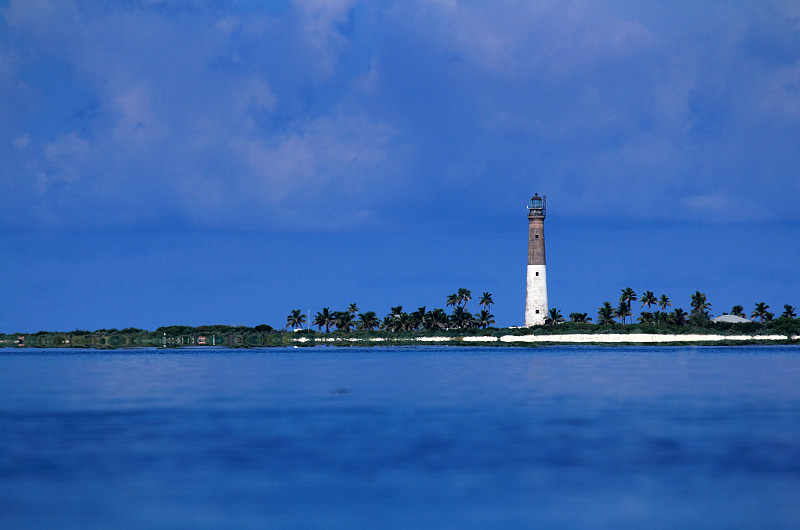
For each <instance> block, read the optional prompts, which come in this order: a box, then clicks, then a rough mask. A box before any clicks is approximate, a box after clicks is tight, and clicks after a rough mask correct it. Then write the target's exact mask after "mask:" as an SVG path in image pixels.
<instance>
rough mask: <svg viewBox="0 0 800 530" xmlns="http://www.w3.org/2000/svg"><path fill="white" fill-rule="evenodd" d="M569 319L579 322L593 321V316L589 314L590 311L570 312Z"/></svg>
mask: <svg viewBox="0 0 800 530" xmlns="http://www.w3.org/2000/svg"><path fill="white" fill-rule="evenodd" d="M569 321H570V322H577V323H586V322H591V321H592V317H590V316H589V314H588V313H577V312H576V313H570V314H569Z"/></svg>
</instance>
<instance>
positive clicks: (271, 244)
mask: <svg viewBox="0 0 800 530" xmlns="http://www.w3.org/2000/svg"><path fill="white" fill-rule="evenodd" d="M0 116H2V123H3V127H0V157H1V158H0V159H2V161H3V163H2V164H0V182H2V189H3V192H2V206H1V207H0V244H1V245H2V252H3V259H2V263H1V264H0V273H1V274H2V282H3V292H4V296H2V297H0V329H2V330H3V331H7V332H11V331H25V332H33V331H37V330H39V329H58V330H70V329H75V328H83V329H97V328H109V327H126V326H135V327H143V328H150V329H153V328H155V327H157V326H159V325H168V324H190V325H201V324H211V323H223V324H247V325H256V324H259V323H269V324H271V325H273V326H275V327H280V326H282V325H283V324H284V323H285V317H286V315H287V314H288V313H289V311H290V310H291V309H293V308H302V309H303V310H304V311H305V310H307V309H310V310H311V312H312V313H314V312H316V311H318V310H319V309H321V308H322V307H324V306H328V307H331V308H333V309H340V308H344V307H345V306H346V305H347V304H349V303H350V302H356V303H357V304H358V305H359V307H360V308H361V309H363V310H374V311H376V312H377V313H378V314H379V315H383V314H385V313H387V312H388V311H389V309H390V307H391V306H394V305H398V304H402V305H403V306H404V307H406V308H407V309H416V308H417V307H418V306H421V305H425V306H427V307H429V308H431V307H442V306H444V304H445V298H446V296H447V295H448V294H450V293H452V292H454V291H455V290H456V289H458V288H459V287H467V288H469V289H471V290H472V292H473V295H476V294H479V293H481V292H483V291H489V292H492V293H493V295H494V300H495V303H496V305H495V307H494V309H493V312H494V314H495V315H496V318H497V321H498V324H501V325H519V324H521V322H522V319H523V313H524V297H525V293H524V282H525V265H526V262H525V260H526V245H527V241H526V234H527V219H526V213H527V212H526V209H525V205H526V204H527V201H528V199H529V198H530V197H531V196H532V195H533V194H534V192H538V193H540V194H546V195H547V197H548V217H547V220H546V222H545V230H546V238H547V259H548V281H549V297H550V305H551V306H556V307H558V308H559V309H561V310H562V312H563V313H564V314H565V315H568V314H569V313H570V312H572V311H581V312H588V313H589V314H590V315H591V316H595V315H596V311H597V307H598V306H600V305H601V304H602V302H603V301H604V300H610V301H612V302H616V301H617V300H618V298H619V294H620V290H621V289H622V288H623V287H626V286H631V287H633V288H634V290H636V291H637V292H641V291H643V290H652V291H654V292H656V294H657V295H660V294H661V293H666V294H667V295H668V296H670V297H671V298H672V299H673V301H674V302H676V305H678V306H682V307H684V309H687V308H688V306H689V295H690V294H691V293H693V292H694V291H696V290H701V291H703V292H705V293H706V294H707V295H708V299H709V301H710V302H711V304H712V313H714V314H720V313H722V312H723V311H728V310H730V307H731V306H732V305H733V304H742V305H744V306H745V307H746V308H747V309H748V310H750V309H752V306H753V305H754V304H755V303H756V302H760V301H765V302H767V303H768V304H769V305H770V306H771V309H772V310H773V311H776V312H777V313H780V311H782V307H783V304H785V303H789V304H792V305H794V306H800V287H798V285H800V281H798V278H800V250H798V246H800V245H798V243H800V208H798V203H800V201H799V200H798V197H800V175H798V169H799V168H800V4H798V3H797V2H794V1H791V2H790V1H770V0H759V1H743V2H728V1H713V0H709V1H706V2H699V3H698V2H688V1H687V2H684V1H676V2H657V1H622V0H618V1H617V0H609V1H605V2H594V1H575V0H573V1H532V0H531V1H498V0H493V1H458V0H424V1H423V0H397V1H391V0H386V1H379V2H374V1H371V2H359V1H356V0H328V1H323V0H305V1H301V0H297V1H281V2H277V1H276V2H254V1H244V0H242V1H234V0H230V1H223V2H219V1H213V2H212V1H208V2H204V1H199V0H198V1H187V0H174V1H169V0H163V1H156V0H138V1H133V0H126V1H123V0H120V1H116V2H115V1H109V2H94V1H88V0H87V1H80V0H49V1H44V0H6V1H0ZM472 308H473V309H475V304H474V302H473V306H472Z"/></svg>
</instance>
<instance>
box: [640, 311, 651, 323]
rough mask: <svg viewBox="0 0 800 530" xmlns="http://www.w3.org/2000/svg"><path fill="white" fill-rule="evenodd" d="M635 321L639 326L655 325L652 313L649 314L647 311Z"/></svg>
mask: <svg viewBox="0 0 800 530" xmlns="http://www.w3.org/2000/svg"><path fill="white" fill-rule="evenodd" d="M636 320H638V321H639V323H641V324H653V323H655V317H654V316H653V313H651V312H649V311H642V312H641V313H640V314H639V318H637V319H636Z"/></svg>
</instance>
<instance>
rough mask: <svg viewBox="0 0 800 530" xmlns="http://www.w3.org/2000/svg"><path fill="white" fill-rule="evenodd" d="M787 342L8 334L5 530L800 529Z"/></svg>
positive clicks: (2, 479)
mask: <svg viewBox="0 0 800 530" xmlns="http://www.w3.org/2000/svg"><path fill="white" fill-rule="evenodd" d="M798 382H800V350H799V349H798V348H797V347H796V346H741V347H724V348H717V347H691V346H687V347H655V348H645V347H625V348H608V347H546V348H541V347H540V348H530V349H527V348H494V347H492V348H480V347H476V348H473V347H416V348H414V347H407V348H406V347H395V348H287V349H253V350H214V349H202V350H181V351H166V352H165V351H158V350H127V351H114V352H94V351H85V350H33V349H28V350H26V349H19V350H4V351H2V353H0V396H2V397H0V447H1V448H2V451H1V452H0V527H3V528H29V527H43V526H44V527H50V528H59V527H63V528H74V527H81V528H108V527H115V528H141V527H148V528H174V527H197V528H217V527H222V526H224V527H244V528H247V527H259V528H261V527H270V528H297V527H304V528H315V527H325V528H331V527H348V528H353V527H404V528H405V527H443V526H444V527H504V528H505V527H538V528H645V527H646V528H648V529H654V528H798V527H800V385H799V384H798Z"/></svg>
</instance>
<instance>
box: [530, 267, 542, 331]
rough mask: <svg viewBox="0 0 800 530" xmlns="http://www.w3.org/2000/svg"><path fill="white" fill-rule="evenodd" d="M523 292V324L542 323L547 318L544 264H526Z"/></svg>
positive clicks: (534, 324)
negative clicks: (525, 280)
mask: <svg viewBox="0 0 800 530" xmlns="http://www.w3.org/2000/svg"><path fill="white" fill-rule="evenodd" d="M525 293H526V294H525V325H526V326H536V325H538V324H544V319H545V318H547V272H546V270H545V266H544V265H528V286H527V289H526V291H525Z"/></svg>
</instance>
